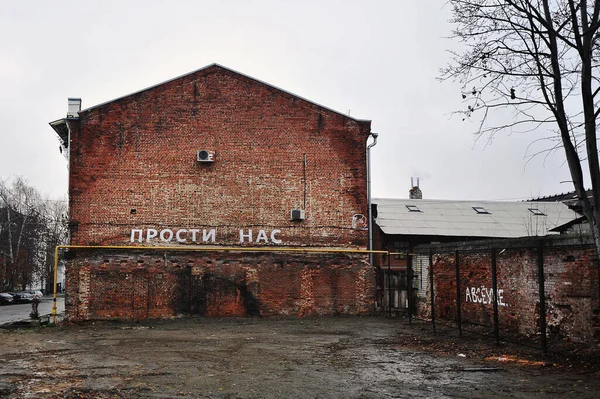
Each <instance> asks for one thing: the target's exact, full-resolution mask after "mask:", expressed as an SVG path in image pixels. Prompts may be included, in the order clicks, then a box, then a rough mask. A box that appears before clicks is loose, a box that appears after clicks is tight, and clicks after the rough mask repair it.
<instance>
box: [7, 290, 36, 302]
mask: <svg viewBox="0 0 600 399" xmlns="http://www.w3.org/2000/svg"><path fill="white" fill-rule="evenodd" d="M9 294H10V295H12V296H13V297H14V299H15V303H31V302H33V295H31V294H30V293H29V292H27V291H17V292H9Z"/></svg>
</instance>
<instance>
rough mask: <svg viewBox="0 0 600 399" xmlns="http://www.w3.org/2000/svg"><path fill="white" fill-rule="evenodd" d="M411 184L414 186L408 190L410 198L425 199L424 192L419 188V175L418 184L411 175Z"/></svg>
mask: <svg viewBox="0 0 600 399" xmlns="http://www.w3.org/2000/svg"><path fill="white" fill-rule="evenodd" d="M410 185H411V186H412V188H411V189H410V190H408V198H410V199H423V193H422V192H421V189H420V188H419V178H418V177H417V185H415V184H414V180H413V178H412V177H411V178H410Z"/></svg>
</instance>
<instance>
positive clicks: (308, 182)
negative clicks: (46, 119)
mask: <svg viewBox="0 0 600 399" xmlns="http://www.w3.org/2000/svg"><path fill="white" fill-rule="evenodd" d="M50 125H51V126H52V127H53V129H54V130H55V131H56V133H57V134H58V135H59V137H60V139H61V142H62V146H63V151H66V152H68V154H69V196H70V198H69V200H70V201H69V204H70V213H69V214H70V222H69V226H70V235H71V244H76V245H82V246H107V245H111V246H128V247H141V246H155V247H157V246H160V247H169V248H178V249H181V248H186V246H190V245H194V246H204V247H206V248H214V249H215V250H211V251H206V252H169V251H168V249H166V250H164V251H160V252H158V251H139V250H138V251H136V250H132V249H131V248H126V249H119V250H106V249H104V250H96V249H88V250H86V249H77V250H76V251H75V250H70V251H69V253H68V254H67V265H66V269H67V277H66V280H67V281H66V288H67V298H68V300H67V314H68V317H69V318H71V319H74V320H86V319H110V318H126V319H140V318H151V317H170V316H173V315H176V314H179V313H183V314H202V315H220V316H223V315H247V314H261V315H300V316H303V315H313V314H337V313H343V314H362V313H369V312H371V311H372V310H373V306H372V304H373V296H374V294H373V292H374V288H373V287H374V280H375V278H374V272H373V269H372V268H371V266H370V265H369V264H368V262H367V261H366V259H367V258H366V256H365V255H363V254H351V253H337V254H334V253H322V254H319V255H317V254H306V253H302V252H289V253H281V252H258V253H255V252H235V251H234V252H231V251H219V250H218V249H219V248H221V249H222V248H224V247H233V248H255V247H261V248H262V249H272V250H277V249H281V248H290V247H302V248H321V249H325V250H327V249H338V250H354V249H365V248H366V245H367V230H366V229H365V224H364V221H365V220H366V218H365V215H366V214H367V193H366V187H367V182H366V159H365V156H366V146H365V145H366V141H367V139H368V137H369V135H370V133H371V131H370V125H371V123H370V121H365V120H358V119H355V118H352V117H350V116H348V115H344V114H341V113H338V112H335V111H333V110H331V109H328V108H325V107H323V106H320V105H318V104H315V103H313V102H311V101H308V100H306V99H303V98H301V97H298V96H296V95H294V94H291V93H289V92H286V91H284V90H281V89H279V88H277V87H274V86H271V85H269V84H266V83H264V82H261V81H259V80H256V79H254V78H252V77H249V76H246V75H244V74H241V73H238V72H236V71H233V70H231V69H228V68H225V67H223V66H220V65H216V64H213V65H210V66H208V67H205V68H202V69H199V70H197V71H195V72H192V73H189V74H186V75H183V76H180V77H177V78H174V79H172V80H169V81H167V82H164V83H160V84H158V85H155V86H152V87H150V88H147V89H144V90H141V91H139V92H136V93H133V94H130V95H127V96H124V97H121V98H117V99H115V100H112V101H109V102H106V103H103V104H100V105H96V106H93V107H90V108H87V109H84V110H81V100H79V99H70V100H69V111H68V114H67V116H66V117H65V118H62V119H59V120H57V121H54V122H51V123H50Z"/></svg>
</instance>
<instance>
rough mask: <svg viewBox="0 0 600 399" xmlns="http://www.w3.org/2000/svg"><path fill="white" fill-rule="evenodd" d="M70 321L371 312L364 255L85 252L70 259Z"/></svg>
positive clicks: (370, 278)
mask: <svg viewBox="0 0 600 399" xmlns="http://www.w3.org/2000/svg"><path fill="white" fill-rule="evenodd" d="M67 267H68V269H69V272H68V273H67V302H66V312H67V318H68V319H69V320H72V321H78V320H95V319H104V320H106V319H126V320H136V319H146V318H168V317H173V316H177V315H181V314H184V315H185V314H190V315H194V314H196V315H204V316H246V315H260V316H300V317H303V316H312V315H336V314H345V315H363V314H371V313H372V312H373V310H374V305H373V304H374V301H375V273H374V270H373V268H372V267H371V266H369V264H368V262H367V261H366V258H365V256H364V255H349V254H264V253H243V254H240V253H186V254H182V253H176V254H169V253H167V254H164V253H162V252H161V253H157V252H154V253H144V254H142V253H137V254H135V253H134V254H128V255H124V254H122V253H120V254H119V253H98V252H97V253H87V254H86V253H83V252H81V251H80V252H78V253H77V254H76V256H75V258H74V259H70V260H69V261H68V266H67Z"/></svg>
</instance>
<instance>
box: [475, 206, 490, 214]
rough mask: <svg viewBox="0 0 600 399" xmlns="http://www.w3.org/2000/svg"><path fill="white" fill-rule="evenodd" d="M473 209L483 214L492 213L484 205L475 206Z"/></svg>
mask: <svg viewBox="0 0 600 399" xmlns="http://www.w3.org/2000/svg"><path fill="white" fill-rule="evenodd" d="M473 210H474V211H475V212H477V213H479V214H482V215H489V214H490V213H489V212H488V211H487V209H485V208H484V207H482V206H474V207H473Z"/></svg>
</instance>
